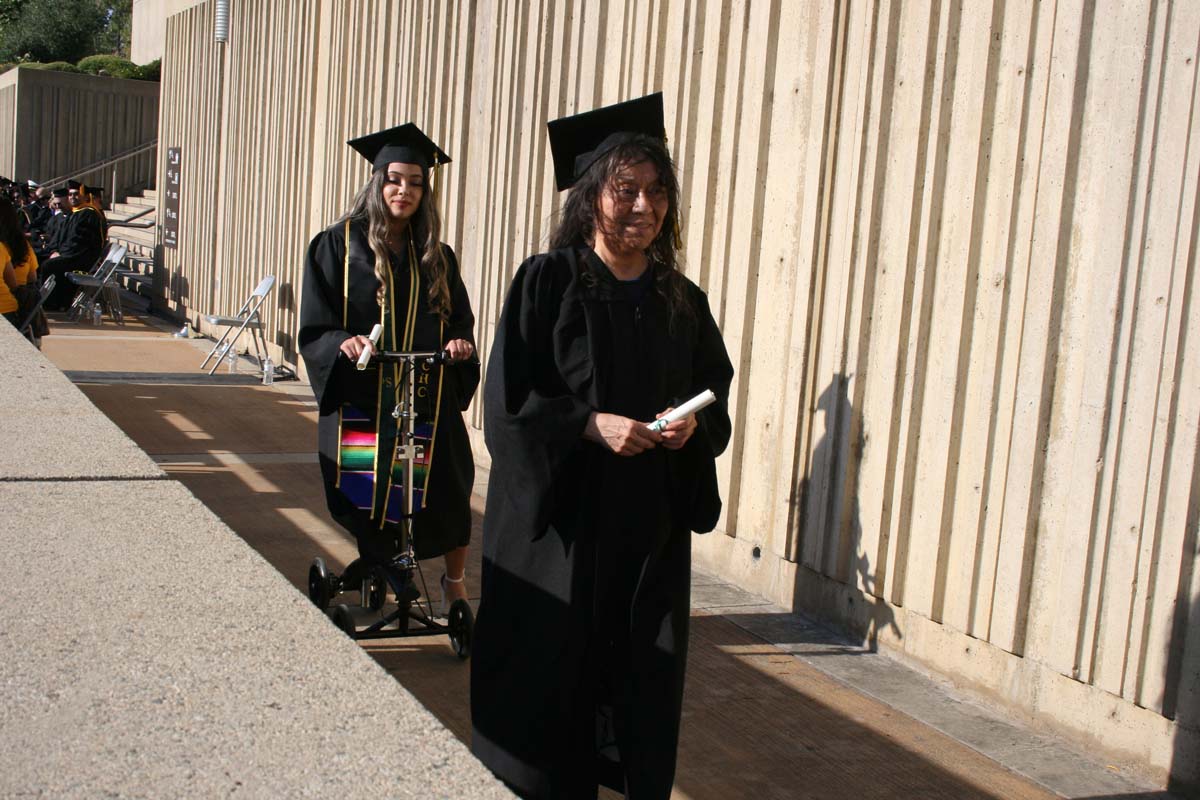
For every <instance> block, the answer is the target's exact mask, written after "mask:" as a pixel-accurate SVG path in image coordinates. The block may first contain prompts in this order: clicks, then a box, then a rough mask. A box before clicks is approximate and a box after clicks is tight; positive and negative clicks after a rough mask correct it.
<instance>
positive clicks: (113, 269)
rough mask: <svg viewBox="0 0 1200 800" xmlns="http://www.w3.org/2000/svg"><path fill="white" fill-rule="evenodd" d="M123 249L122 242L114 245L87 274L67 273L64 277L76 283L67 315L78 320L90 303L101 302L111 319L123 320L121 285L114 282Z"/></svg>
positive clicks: (124, 248)
mask: <svg viewBox="0 0 1200 800" xmlns="http://www.w3.org/2000/svg"><path fill="white" fill-rule="evenodd" d="M126 250H127V248H126V247H125V245H113V246H112V247H110V248H109V249H108V255H106V256H105V257H104V260H103V261H101V262H100V264H99V266H97V267H96V269H94V270H93V271H92V272H91V273H90V274H88V275H77V274H75V273H73V272H72V273H67V276H66V277H67V279H68V280H69V281H71V283H73V284H75V285H76V286H78V287H79V291H78V292H76V293H75V299H74V300H72V301H71V307H70V308H69V309H67V319H69V320H71V321H72V322H77V321H78V320H79V317H80V315H82V314H83V313H85V312H87V311H88V309H90V308H91V307H92V304H93V303H97V302H100V303H102V305H105V306H108V314H109V316H110V317H112V318H113V321H115V322H121V323H124V322H125V314H124V311H123V310H122V309H121V287H119V286H118V285H117V278H116V273H117V268H118V267H120V266H121V262H122V261H124V260H125V252H126Z"/></svg>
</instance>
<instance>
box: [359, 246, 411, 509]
mask: <svg viewBox="0 0 1200 800" xmlns="http://www.w3.org/2000/svg"><path fill="white" fill-rule="evenodd" d="M415 263H416V253H415V252H414V251H413V244H412V229H411V228H409V231H408V276H409V280H408V313H406V314H405V315H404V339H403V342H402V343H401V345H400V349H401V350H411V349H412V337H413V328H414V327H415V325H416V319H417V303H416V300H417V297H418V294H417V290H418V285H417V284H418V283H419V282H420V281H419V275H418V274H417V273H416V271H415V268H414V264H415ZM389 266H391V265H390V264H389ZM392 272H393V270H391V269H389V270H388V271H387V275H388V306H389V308H390V309H391V315H390V316H391V327H392V342H393V343H394V342H395V341H396V303H395V297H396V293H395V291H394V288H395V287H394V285H393V275H392ZM394 346H395V344H393V347H394ZM402 368H403V367H402V365H400V364H393V365H392V382H393V384H394V385H395V388H396V393H395V400H396V404H397V405H399V403H400V383H401V381H400V373H401V370H402ZM381 377H382V376H381ZM414 377H415V376H414ZM379 405H380V413H379V419H380V420H382V419H383V410H382V406H383V381H382V380H380V382H379ZM409 413H415V410H414V409H409ZM375 425H376V434H375V441H376V445H377V446H376V448H375V459H376V462H375V475H376V476H378V475H379V447H378V442H379V432H378V427H379V421H377V422H376V423H375ZM399 444H400V446H404V445H406V444H410V443H409V442H403V441H402V442H400V443H399ZM395 474H396V448H395V447H393V448H392V455H391V459H390V460H389V462H388V472H387V491H386V492H385V493H384V495H383V498H384V499H383V513H382V514H381V515H380V517H379V528H380V530H382V529H383V526H384V525H385V524H386V522H387V503H388V499H389V498H390V497H391V496H392V486H393V485H394V482H395V481H394V478H395ZM376 479H378V478H376ZM377 496H378V495H377V494H376V495H372V498H374V497H377ZM373 503H374V499H372V508H371V514H372V515H374V514H375V508H374V505H373Z"/></svg>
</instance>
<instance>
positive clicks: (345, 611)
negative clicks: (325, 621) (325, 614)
mask: <svg viewBox="0 0 1200 800" xmlns="http://www.w3.org/2000/svg"><path fill="white" fill-rule="evenodd" d="M329 616H330V617H331V618H332V619H333V624H334V625H336V626H337V627H338V629H339V630H341V632H342V633H344V634H346V635H347V636H349V637H350V638H351V639H353V638H354V634H355V632H356V631H357V627H356V626H355V624H354V614H353V613H352V612H351V611H350V606H347V605H339V606H335V607H334V609H333V611H332V612H330V615H329Z"/></svg>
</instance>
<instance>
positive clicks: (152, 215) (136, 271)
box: [106, 189, 161, 308]
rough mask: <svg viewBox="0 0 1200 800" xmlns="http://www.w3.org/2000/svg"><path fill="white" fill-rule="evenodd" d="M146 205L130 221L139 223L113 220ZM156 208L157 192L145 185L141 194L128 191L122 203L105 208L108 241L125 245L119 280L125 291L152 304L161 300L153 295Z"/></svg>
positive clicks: (129, 215) (156, 235)
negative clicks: (129, 223)
mask: <svg viewBox="0 0 1200 800" xmlns="http://www.w3.org/2000/svg"><path fill="white" fill-rule="evenodd" d="M146 209H150V212H149V213H148V214H144V215H143V216H140V217H138V218H137V219H134V220H132V221H131V222H132V224H133V225H138V226H142V227H127V226H124V225H118V224H115V223H118V222H120V221H121V220H124V219H128V218H129V217H132V216H133V215H134V214H140V213H142V212H143V211H146ZM157 209H158V192H157V191H156V190H154V189H147V190H146V191H145V192H143V193H142V194H141V195H140V196H139V195H130V196H129V197H127V198H125V202H123V203H113V205H112V208H110V209H109V210H108V211H107V212H106V214H107V215H108V221H109V229H108V239H109V241H111V242H116V243H117V244H123V245H125V246H126V247H127V248H128V252H127V253H126V254H125V263H124V264H122V265H121V268H120V270H119V271H118V274H119V275H120V278H121V284H122V286H123V287H124V288H125V289H126V290H127V291H129V292H132V293H133V294H136V295H137V296H138V297H140V298H142V299H144V300H145V301H146V303H147V304H148V305H149V307H151V308H153V307H154V306H155V305H157V304H159V303H161V298H156V297H155V293H154V270H155V248H156V247H157V246H158V225H157V222H158V211H157Z"/></svg>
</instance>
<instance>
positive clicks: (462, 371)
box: [442, 245, 479, 411]
mask: <svg viewBox="0 0 1200 800" xmlns="http://www.w3.org/2000/svg"><path fill="white" fill-rule="evenodd" d="M442 249H443V251H444V252H445V254H446V260H447V261H448V262H449V265H450V271H449V274H448V275H447V280H448V282H449V284H450V319H449V320H448V321H447V323H446V336H445V341H444V342H442V344H443V345H444V344H445V343H446V342H449V341H450V340H451V339H466V340H467V341H468V342H470V343H471V346H472V347H476V345H475V313H474V312H473V311H472V310H471V298H470V297H469V296H468V295H467V287H466V285H465V284H464V283H463V279H462V273H461V271H460V270H459V267H458V259H457V258H456V257H455V255H454V250H452V249H451V248H450V247H448V246H446V245H442ZM476 349H477V350H478V348H477V347H476ZM451 374H452V375H454V376H455V380H456V381H457V382H458V404H459V408H458V410H459V411H466V410H467V406H469V405H470V404H471V398H472V397H474V396H475V390H476V389H478V388H479V359H478V358H476V359H472V360H471V361H465V362H463V363H460V364H455V365H454V366H453V367H452V368H451Z"/></svg>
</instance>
